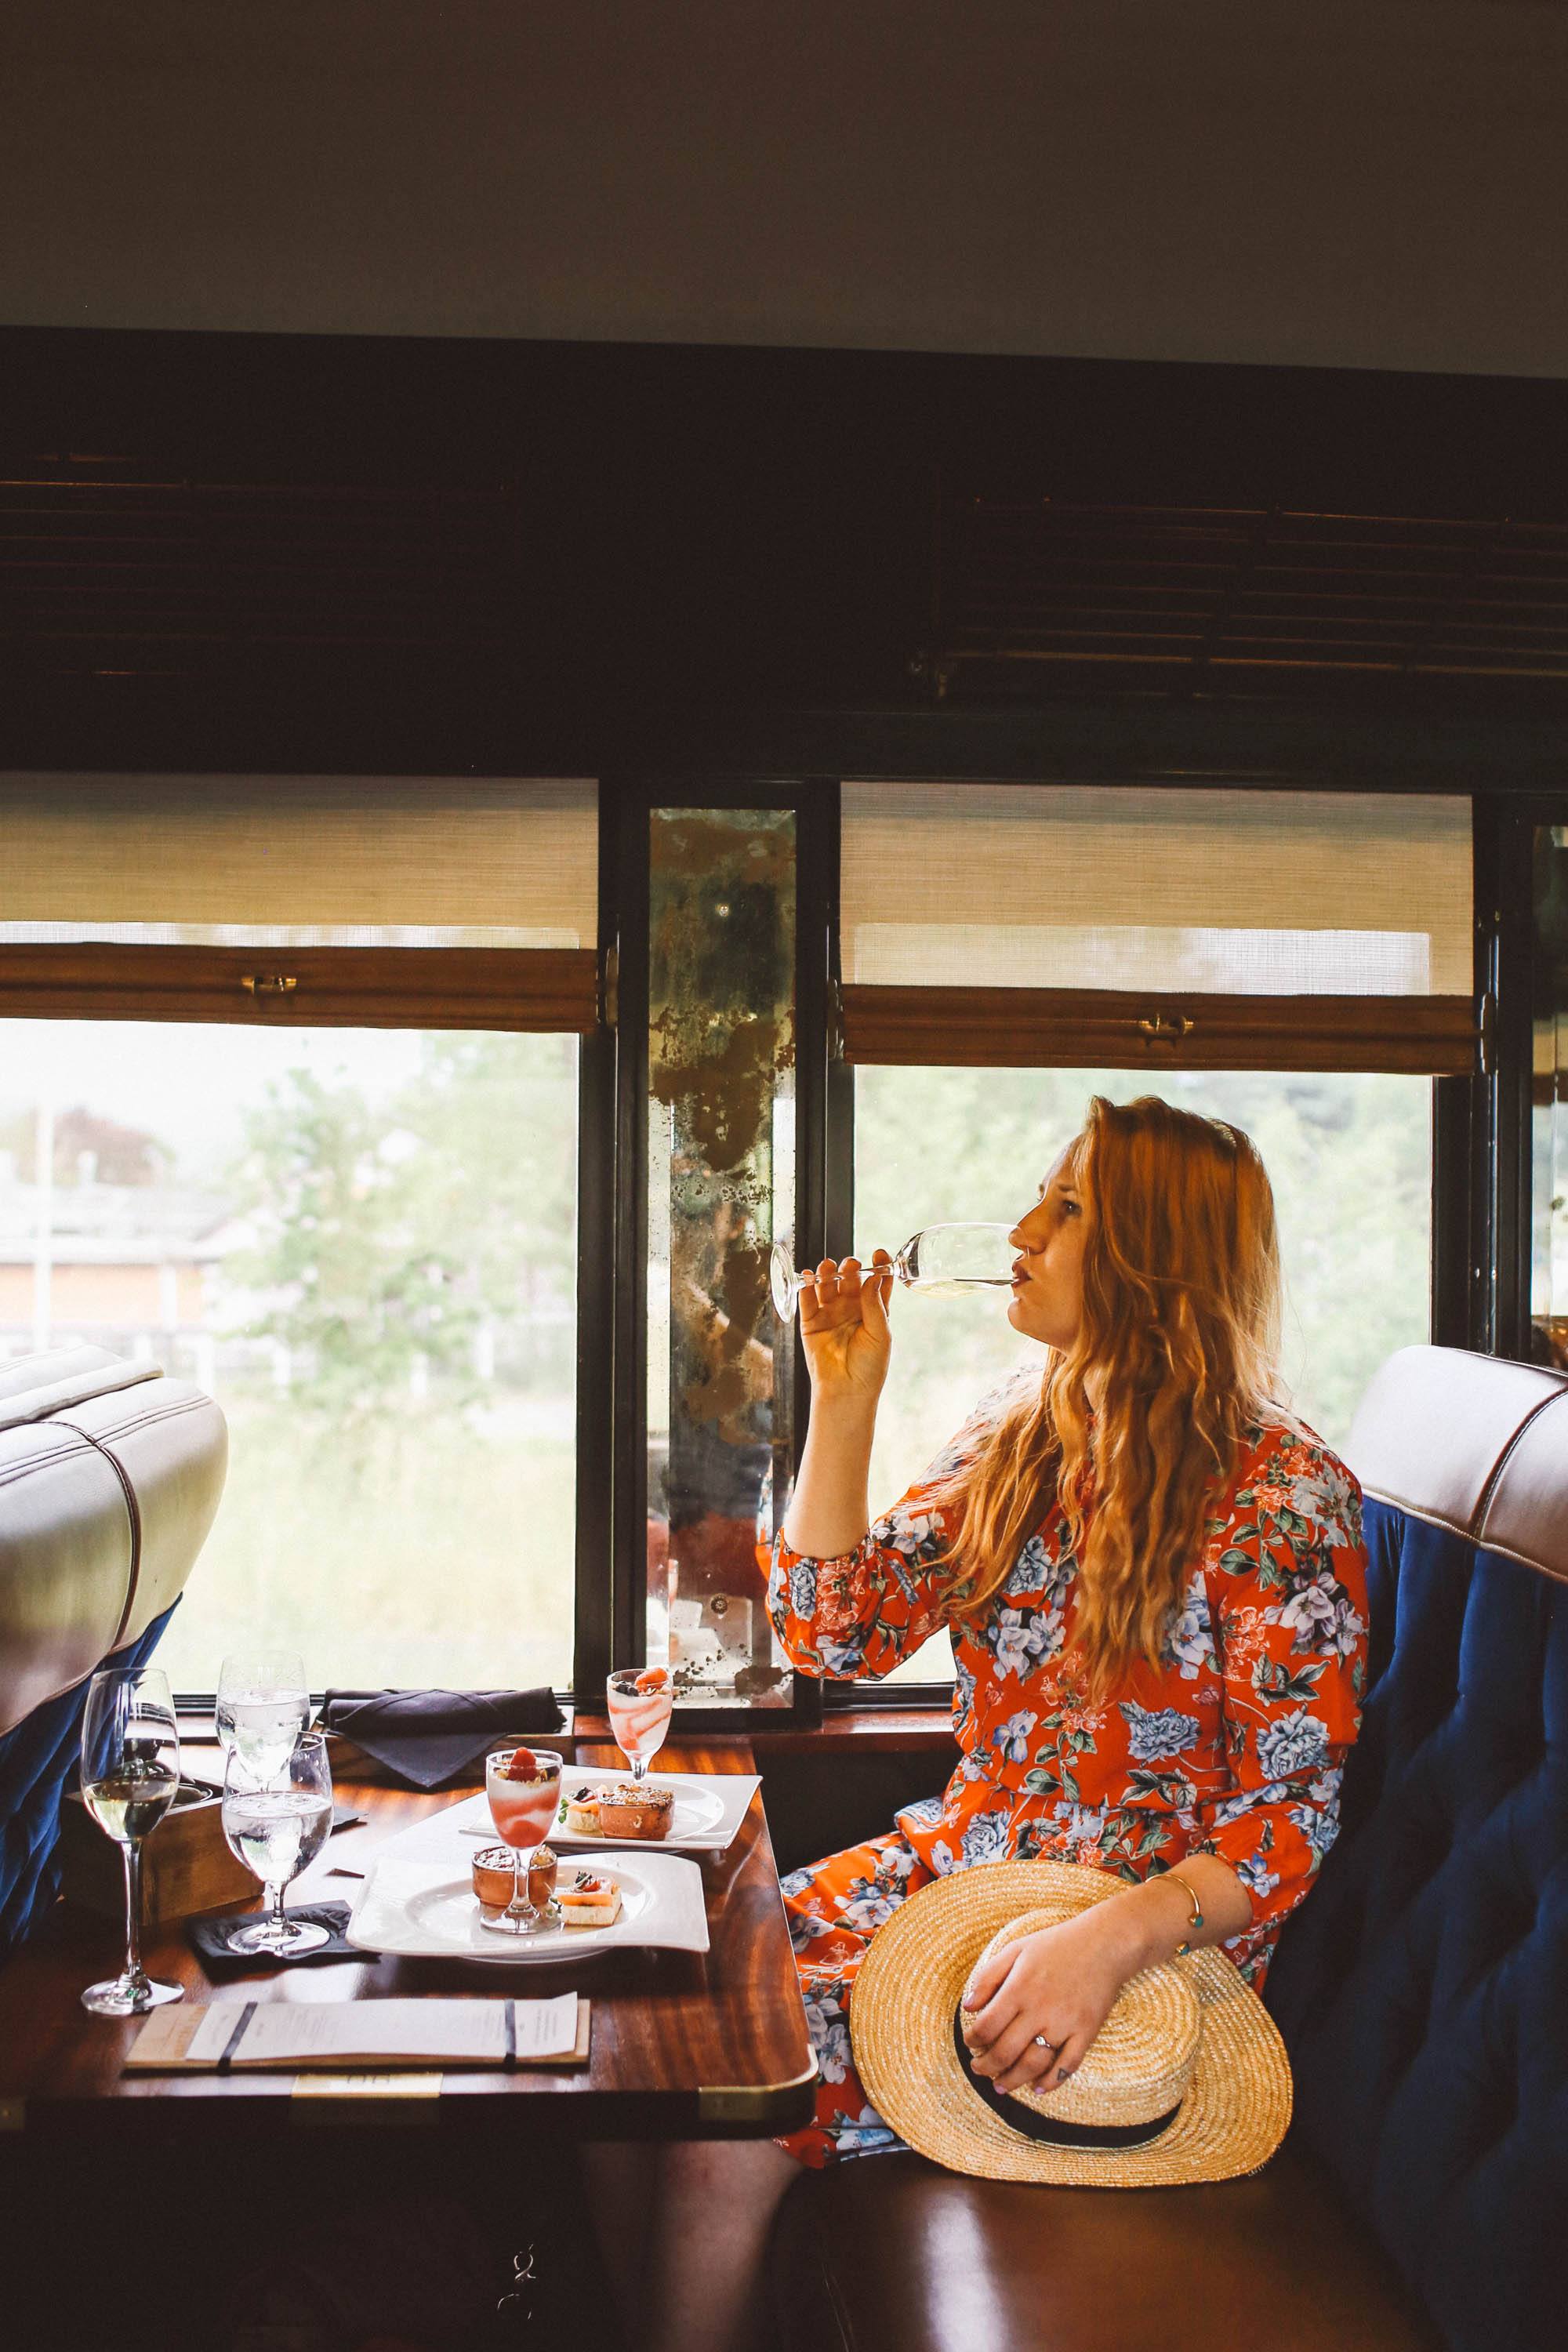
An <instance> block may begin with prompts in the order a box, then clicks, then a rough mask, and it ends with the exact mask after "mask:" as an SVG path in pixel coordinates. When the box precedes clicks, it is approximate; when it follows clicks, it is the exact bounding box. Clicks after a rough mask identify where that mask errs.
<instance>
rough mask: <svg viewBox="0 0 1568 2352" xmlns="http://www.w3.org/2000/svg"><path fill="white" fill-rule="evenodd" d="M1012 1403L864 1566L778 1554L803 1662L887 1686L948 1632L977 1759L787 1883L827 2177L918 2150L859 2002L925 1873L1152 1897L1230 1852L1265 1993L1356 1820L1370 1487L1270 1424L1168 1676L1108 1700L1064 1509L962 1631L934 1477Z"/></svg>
mask: <svg viewBox="0 0 1568 2352" xmlns="http://www.w3.org/2000/svg"><path fill="white" fill-rule="evenodd" d="M1011 1393H1012V1391H1011V1388H1009V1389H1008V1390H1006V1391H1000V1392H998V1394H997V1396H995V1397H994V1398H992V1399H990V1400H988V1401H987V1403H986V1404H985V1405H984V1406H983V1407H982V1408H981V1410H980V1412H977V1413H976V1414H975V1415H974V1417H973V1419H972V1420H971V1421H970V1422H969V1423H968V1424H967V1425H966V1426H965V1428H964V1429H963V1431H962V1432H961V1433H960V1434H959V1436H958V1437H957V1438H956V1439H955V1440H954V1441H953V1443H952V1445H951V1446H950V1447H949V1448H948V1449H947V1450H946V1452H945V1453H944V1454H942V1455H939V1457H938V1459H937V1460H936V1461H935V1462H934V1463H933V1464H932V1465H931V1468H930V1469H929V1470H928V1471H927V1472H926V1474H925V1475H924V1477H923V1478H922V1479H921V1482H920V1483H919V1484H918V1485H917V1486H913V1487H911V1488H910V1492H909V1493H908V1494H907V1495H906V1496H904V1497H903V1499H902V1501H901V1502H900V1503H899V1504H898V1505H897V1506H896V1507H894V1508H893V1509H892V1510H891V1511H889V1512H888V1513H887V1514H886V1515H885V1516H884V1517H881V1518H879V1519H878V1520H877V1521H876V1522H875V1524H874V1525H873V1526H872V1527H871V1528H869V1529H868V1532H867V1534H866V1535H865V1537H864V1538H862V1540H861V1542H860V1543H859V1545H858V1547H857V1549H855V1550H854V1551H853V1552H849V1553H847V1554H845V1555H844V1556H843V1557H842V1558H841V1559H807V1558H805V1556H803V1555H802V1554H800V1553H797V1552H794V1551H792V1550H791V1549H790V1548H789V1546H788V1545H787V1544H786V1543H785V1542H784V1538H783V1537H782V1536H781V1537H780V1538H778V1541H777V1543H776V1544H775V1546H774V1549H773V1575H772V1579H771V1582H770V1586H769V1600H770V1608H771V1613H772V1616H773V1623H774V1626H775V1627H776V1629H777V1631H778V1634H779V1638H780V1640H781V1641H782V1642H783V1643H784V1648H785V1649H786V1651H787V1652H788V1654H789V1655H790V1656H791V1658H792V1659H793V1660H794V1661H795V1664H797V1665H800V1666H804V1667H805V1668H807V1669H808V1670H810V1671H812V1672H814V1673H817V1674H825V1675H840V1676H842V1675H851V1676H858V1675H885V1674H887V1673H888V1672H889V1670H890V1669H891V1668H892V1667H893V1666H895V1665H897V1664H898V1663H899V1661H900V1659H901V1658H903V1657H905V1656H907V1655H909V1654H910V1653H911V1652H913V1651H914V1650H915V1649H917V1648H918V1647H919V1646H920V1644H921V1643H922V1642H923V1641H925V1640H926V1639H927V1637H928V1636H929V1635H930V1634H931V1633H935V1632H936V1631H937V1630H938V1629H939V1628H940V1627H942V1626H943V1625H946V1626H947V1627H948V1628H949V1631H950V1633H951V1634H952V1651H953V1662H954V1667H955V1684H954V1689H953V1728H954V1731H955V1733H956V1736H957V1738H958V1744H959V1747H960V1748H961V1750H962V1755H961V1758H960V1761H959V1765H958V1769H957V1770H956V1771H955V1772H954V1774H953V1776H952V1780H950V1781H949V1783H948V1786H947V1789H946V1790H945V1792H944V1793H943V1794H942V1796H941V1797H932V1798H929V1799H926V1800H924V1801H922V1802H921V1803H920V1804H917V1805H911V1806H909V1807H907V1808H906V1809H905V1811H903V1812H901V1813H900V1814H899V1815H898V1817H897V1823H898V1825H897V1828H896V1830H895V1831H894V1832H892V1833H891V1834H889V1836H887V1837H882V1838H879V1839H876V1840H874V1841H873V1842H872V1843H870V1844H868V1845H864V1846H858V1847H855V1848H853V1849H851V1850H850V1851H849V1852H848V1853H841V1854H836V1855H834V1856H832V1857H831V1858H830V1859H829V1860H828V1861H826V1862H823V1863H820V1864H816V1867H815V1868H813V1869H810V1870H805V1871H797V1872H795V1874H793V1875H792V1876H791V1877H789V1878H787V1879H785V1881H784V1900H785V1907H786V1910H787V1912H788V1915H789V1921H790V1931H791V1935H792V1937H793V1939H794V1943H795V1954H796V1959H797V1964H798V1966H799V1969H800V1974H801V1982H802V1988H803V1990H804V1994H805V2006H806V2014H807V2018H808V2021H809V2022H810V2026H811V2032H812V2038H813V2042H814V2043H815V2045H816V2053H817V2063H818V2066H819V2068H820V2071H821V2074H822V2083H821V2085H820V2088H819V2091H818V2097H817V2116H816V2122H815V2123H814V2124H811V2125H808V2126H805V2129H804V2130H802V2131H799V2132H796V2133H795V2134H793V2135H792V2136H791V2137H790V2138H788V2139H787V2140H785V2141H784V2142H783V2143H782V2144H783V2145H784V2147H788V2148H789V2149H790V2150H791V2152H792V2153H793V2154H795V2155H796V2156H798V2157H799V2158H801V2159H802V2161H803V2162H805V2163H808V2164H814V2165H822V2164H826V2163H829V2162H831V2161H832V2160H834V2158H837V2157H846V2156H857V2155H865V2154H868V2153H870V2152H872V2151H873V2150H875V2149H878V2148H883V2147H897V2146H899V2145H900V2143H899V2142H898V2141H897V2140H896V2139H895V2138H894V2136H893V2134H892V2133H891V2132H890V2131H889V2128H888V2126H886V2125H885V2124H884V2123H883V2122H882V2121H881V2118H880V2117H879V2116H878V2115H877V2114H876V2113H875V2111H874V2110H873V2109H872V2108H871V2107H870V2106H869V2105H868V2103H867V2101H866V2097H865V2094H864V2092H863V2090H862V2089H861V2086H860V2084H859V2083H858V2079H857V2077H856V2075H855V2072H854V2067H853V2064H852V2062H851V2059H850V2053H849V2034H848V2025H847V2010H848V2003H849V1999H850V1992H851V1988H852V1985H853V1982H854V1977H855V1971H856V1969H857V1968H858V1965H859V1962H860V1960H861V1958H863V1957H864V1954H865V1950H866V1947H867V1945H868V1942H869V1941H870V1938H871V1937H872V1936H873V1935H874V1934H875V1932H876V1930H877V1928H878V1927H880V1926H881V1925H882V1923H883V1921H884V1920H885V1919H887V1918H889V1916H891V1914H892V1912H893V1911H894V1910H895V1909H896V1908H897V1907H898V1906H899V1904H900V1903H901V1902H902V1901H903V1900H904V1899H905V1897H906V1896H907V1895H911V1894H913V1893H914V1892H915V1891H916V1889H917V1888H918V1887H920V1886H922V1885H925V1884H926V1883H927V1882H928V1881H929V1880H930V1879H931V1878H933V1877H937V1876H941V1875H942V1874H945V1873H947V1872H949V1871H953V1870H969V1869H973V1868H974V1867H975V1866H976V1865H977V1864H982V1863H986V1862H997V1861H1002V1860H1006V1859H1016V1860H1020V1861H1028V1860H1031V1859H1033V1858H1036V1857H1046V1858H1048V1859H1050V1860H1053V1861H1058V1862H1079V1863H1088V1864H1091V1865H1093V1866H1094V1867H1096V1868H1098V1869H1100V1870H1106V1871H1110V1872H1113V1873H1115V1874H1117V1875H1118V1876H1120V1877H1122V1878H1125V1879H1127V1880H1129V1881H1130V1882H1131V1881H1135V1880H1139V1879H1143V1878H1147V1877H1148V1876H1149V1875H1150V1874H1152V1873H1154V1872H1158V1871H1162V1870H1169V1869H1170V1868H1172V1867H1173V1865H1174V1864H1177V1863H1179V1862H1180V1861H1181V1860H1182V1858H1183V1856H1184V1855H1186V1854H1190V1853H1214V1854H1218V1855H1219V1856H1220V1858H1221V1859H1222V1860H1223V1861H1225V1862H1226V1863H1228V1864H1229V1865H1230V1867H1231V1868H1232V1869H1233V1870H1234V1871H1235V1872H1236V1874H1237V1877H1238V1878H1239V1879H1240V1880H1241V1882H1242V1884H1243V1885H1245V1886H1246V1888H1247V1892H1248V1894H1249V1895H1250V1896H1251V1898H1252V1910H1253V1916H1252V1923H1251V1925H1250V1927H1247V1930H1246V1931H1245V1933H1243V1934H1242V1935H1240V1936H1238V1937H1236V1938H1235V1940H1234V1941H1233V1942H1231V1943H1229V1944H1227V1945H1226V1947H1225V1949H1226V1952H1227V1953H1228V1954H1229V1956H1230V1958H1232V1959H1233V1960H1234V1961H1235V1962H1236V1963H1237V1967H1238V1968H1239V1969H1240V1970H1241V1972H1242V1974H1243V1975H1244V1976H1245V1977H1247V1979H1248V1980H1249V1981H1250V1982H1251V1983H1252V1984H1253V1985H1254V1986H1255V1987H1257V1988H1259V1989H1260V1988H1261V1986H1262V1982H1263V1979H1264V1975H1265V1973H1266V1971H1267V1969H1268V1959H1269V1956H1270V1954H1271V1953H1272V1951H1273V1948H1274V1944H1275V1941H1276V1939H1277V1937H1278V1935H1279V1927H1280V1923H1281V1921H1282V1920H1283V1919H1284V1918H1285V1917H1286V1916H1287V1915H1288V1914H1289V1912H1290V1911H1292V1910H1293V1909H1294V1908H1295V1906H1296V1905H1297V1904H1298V1903H1299V1902H1300V1900H1301V1898H1302V1896H1303V1895H1305V1894H1306V1892H1307V1890H1308V1888H1309V1886H1310V1884H1311V1881H1312V1876H1313V1874H1314V1873H1315V1871H1316V1870H1317V1869H1318V1866H1319V1864H1321V1861H1322V1858H1323V1856H1324V1854H1325V1853H1327V1852H1328V1850H1329V1848H1330V1846H1331V1844H1332V1843H1333V1841H1334V1836H1335V1832H1336V1831H1337V1829H1338V1826H1339V1789H1340V1778H1341V1773H1342V1769H1343V1763H1344V1758H1345V1756H1346V1754H1347V1752H1348V1750H1349V1748H1350V1747H1351V1745H1352V1742H1353V1740H1354V1739H1355V1737H1356V1734H1357V1732H1358V1730H1359V1729H1360V1727H1361V1697H1362V1691H1363V1685H1364V1680H1365V1673H1366V1614H1367V1604H1366V1553H1365V1549H1364V1547H1363V1542H1362V1534H1361V1490H1360V1488H1359V1487H1358V1486H1357V1485H1356V1482H1355V1480H1354V1479H1353V1478H1352V1476H1351V1475H1350V1473H1349V1471H1348V1470H1346V1469H1345V1467H1344V1465H1342V1463H1341V1462H1339V1461H1338V1460H1337V1459H1336V1457H1335V1456H1334V1455H1333V1454H1331V1453H1330V1451H1329V1449H1328V1448H1327V1447H1326V1446H1325V1445H1324V1444H1322V1442H1321V1439H1319V1438H1318V1437H1316V1436H1315V1435H1314V1434H1313V1433H1312V1432H1311V1431H1310V1430H1309V1429H1307V1428H1305V1427H1304V1426H1302V1425H1301V1424H1300V1423H1296V1422H1294V1421H1291V1420H1289V1419H1288V1418H1286V1417H1285V1416H1284V1415H1283V1414H1280V1415H1278V1416H1277V1417H1270V1418H1268V1419H1267V1420H1260V1421H1258V1423H1255V1424H1254V1425H1253V1426H1252V1427H1251V1428H1249V1429H1248V1430H1247V1433H1246V1437H1245V1442H1244V1446H1243V1451H1242V1454H1241V1456H1240V1459H1239V1461H1238V1464H1237V1470H1236V1473H1235V1475H1234V1476H1233V1478H1232V1480H1231V1482H1230V1484H1229V1486H1228V1487H1227V1488H1226V1489H1225V1490H1224V1491H1223V1493H1220V1494H1218V1495H1216V1496H1215V1499H1214V1501H1213V1503H1212V1505H1211V1507H1210V1513H1209V1517H1208V1521H1207V1534H1206V1539H1205V1545H1204V1549H1203V1553H1202V1557H1201V1558H1200V1559H1198V1560H1196V1561H1195V1562H1194V1566H1193V1570H1192V1573H1191V1576H1190V1579H1189V1580H1188V1583H1187V1586H1186V1589H1185V1591H1184V1595H1183V1597H1182V1600H1181V1602H1180V1605H1179V1606H1178V1607H1177V1608H1176V1609H1175V1610H1173V1612H1172V1616H1171V1620H1170V1622H1169V1624H1168V1626H1167V1629H1166V1633H1165V1638H1164V1643H1163V1651H1162V1655H1161V1660H1160V1664H1159V1665H1158V1667H1154V1666H1152V1665H1150V1664H1148V1663H1147V1661H1141V1662H1140V1663H1139V1664H1138V1665H1137V1666H1136V1667H1135V1668H1134V1669H1133V1670H1132V1672H1131V1674H1130V1675H1128V1676H1127V1677H1126V1679H1125V1681H1124V1683H1123V1684H1122V1685H1121V1689H1120V1690H1118V1691H1116V1692H1115V1693H1113V1694H1112V1695H1111V1696H1109V1697H1108V1698H1107V1699H1106V1700H1104V1701H1103V1702H1102V1703H1101V1704H1100V1705H1098V1706H1089V1703H1088V1701H1087V1699H1086V1697H1085V1696H1084V1692H1083V1689H1082V1686H1081V1681H1080V1678H1079V1675H1077V1674H1076V1673H1075V1670H1074V1666H1073V1662H1072V1657H1071V1638H1072V1627H1073V1616H1074V1611H1075V1606H1076V1590H1075V1588H1076V1584H1077V1577H1078V1562H1077V1559H1076V1558H1075V1557H1074V1556H1073V1554H1072V1552H1071V1550H1070V1549H1069V1548H1068V1544H1067V1539H1066V1530H1065V1524H1064V1517H1063V1513H1062V1511H1061V1509H1060V1507H1059V1506H1058V1505H1053V1506H1052V1508H1051V1509H1050V1511H1049V1512H1048V1514H1047V1517H1046V1519H1045V1521H1044V1523H1043V1525H1042V1526H1041V1527H1040V1528H1038V1529H1037V1531H1036V1533H1035V1534H1034V1535H1032V1536H1031V1537H1030V1538H1029V1539H1028V1541H1027V1542H1026V1544H1025V1546H1024V1548H1023V1549H1022V1550H1021V1551H1020V1552H1019V1554H1018V1557H1017V1559H1016V1562H1015V1564H1014V1566H1013V1569H1012V1571H1011V1573H1010V1574H1009V1575H1008V1576H1007V1578H1006V1580H1005V1582H1004V1583H1003V1584H1002V1585H1001V1586H1000V1587H999V1588H998V1589H997V1591H995V1592H994V1593H993V1595H992V1596H991V1599H990V1600H989V1601H987V1602H986V1603H985V1604H984V1606H983V1608H982V1609H981V1610H980V1611H979V1612H977V1613H976V1614H975V1615H973V1616H972V1617H968V1618H964V1617H955V1616H952V1614H950V1612H948V1610H947V1607H946V1605H945V1602H944V1601H943V1598H942V1584H943V1582H944V1578H943V1575H942V1572H941V1571H940V1570H938V1569H937V1568H936V1566H935V1562H936V1559H937V1556H938V1555H939V1553H940V1551H941V1549H942V1546H943V1545H944V1544H945V1542H946V1541H947V1539H948V1536H949V1532H950V1529H949V1526H948V1522H947V1520H946V1519H945V1518H944V1517H943V1510H942V1505H941V1504H940V1503H939V1502H938V1500H937V1498H936V1497H935V1496H934V1495H933V1493H932V1491H931V1489H932V1485H933V1482H934V1481H935V1480H936V1479H937V1478H939V1477H940V1476H941V1475H943V1474H944V1473H946V1472H948V1471H949V1470H951V1469H952V1468H953V1467H955V1466H956V1465H958V1464H959V1463H961V1462H962V1461H963V1460H964V1459H966V1458H967V1457H968V1456H969V1455H970V1454H973V1451H974V1450H975V1448H976V1446H977V1445H978V1443H979V1441H980V1439H981V1437H982V1436H983V1434H984V1432H985V1430H986V1429H987V1428H988V1426H989V1425H990V1424H991V1422H992V1419H993V1418H994V1415H995V1414H996V1413H997V1412H999V1411H1000V1410H1001V1409H1002V1406H1003V1405H1004V1403H1005V1402H1006V1401H1007V1399H1008V1397H1009V1395H1010V1394H1011Z"/></svg>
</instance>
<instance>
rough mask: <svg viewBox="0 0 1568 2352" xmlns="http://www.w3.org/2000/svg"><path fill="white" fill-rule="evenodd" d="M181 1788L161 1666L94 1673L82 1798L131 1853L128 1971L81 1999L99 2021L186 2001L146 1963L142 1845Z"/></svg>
mask: <svg viewBox="0 0 1568 2352" xmlns="http://www.w3.org/2000/svg"><path fill="white" fill-rule="evenodd" d="M179 1785H180V1734H179V1727H178V1725H177V1723H176V1721H175V1717H174V1700H173V1699H172V1698H171V1697H170V1696H169V1683H168V1677H167V1675H163V1674H161V1673H160V1672H159V1671H158V1669H157V1668H156V1667H155V1666H143V1667H142V1668H140V1669H126V1668H121V1667H113V1666H110V1667H107V1668H106V1669H105V1670H104V1671H103V1673H101V1674H97V1675H94V1676H93V1678H92V1680H91V1682H90V1683H89V1685H88V1693H87V1708H86V1712H85V1713H84V1714H83V1716H82V1719H81V1793H82V1801H83V1802H84V1803H85V1804H86V1806H87V1809H88V1811H89V1813H90V1814H91V1815H92V1818H93V1820H94V1821H95V1822H97V1823H98V1826H99V1828H100V1830H103V1831H104V1832H107V1834H108V1835H109V1836H110V1837H111V1838H112V1839H113V1840H114V1842H115V1843H116V1844H117V1845H118V1846H120V1848H121V1851H122V1852H123V1853H124V1855H125V1968H124V1971H123V1973H122V1974H121V1975H120V1976H118V1977H113V1978H109V1979H105V1981H104V1982H103V1983H102V1984H95V1985H89V1987H88V1989H87V1990H86V1991H85V1992H84V1993H83V1994H82V1997H81V2005H82V2007H83V2009H90V2010H91V2011H93V2013H94V2015H95V2016H98V2017H135V2016H139V2015H140V2014H141V2012H142V2010H144V2009H156V2008H158V2007H159V2006H160V2005H161V2003H163V2001H166V2000H184V1990H185V1989H184V1985H177V1984H158V1983H156V1982H154V1980H153V1979H152V1978H151V1977H149V1975H148V1974H147V1971H146V1969H144V1968H143V1967H142V1840H143V1839H144V1838H145V1837H146V1836H147V1835H148V1834H149V1833H150V1832H152V1831H153V1830H154V1829H156V1827H157V1825H158V1823H159V1822H161V1821H162V1820H163V1815H164V1814H165V1813H166V1812H167V1811H168V1810H169V1807H170V1806H171V1805H172V1804H173V1803H174V1791H175V1790H176V1789H177V1788H178V1787H179Z"/></svg>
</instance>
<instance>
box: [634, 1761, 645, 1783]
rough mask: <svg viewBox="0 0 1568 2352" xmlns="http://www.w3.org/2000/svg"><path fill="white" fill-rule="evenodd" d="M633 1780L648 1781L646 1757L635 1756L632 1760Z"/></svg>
mask: <svg viewBox="0 0 1568 2352" xmlns="http://www.w3.org/2000/svg"><path fill="white" fill-rule="evenodd" d="M632 1779H633V1780H647V1757H646V1756H634V1757H633V1758H632Z"/></svg>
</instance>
